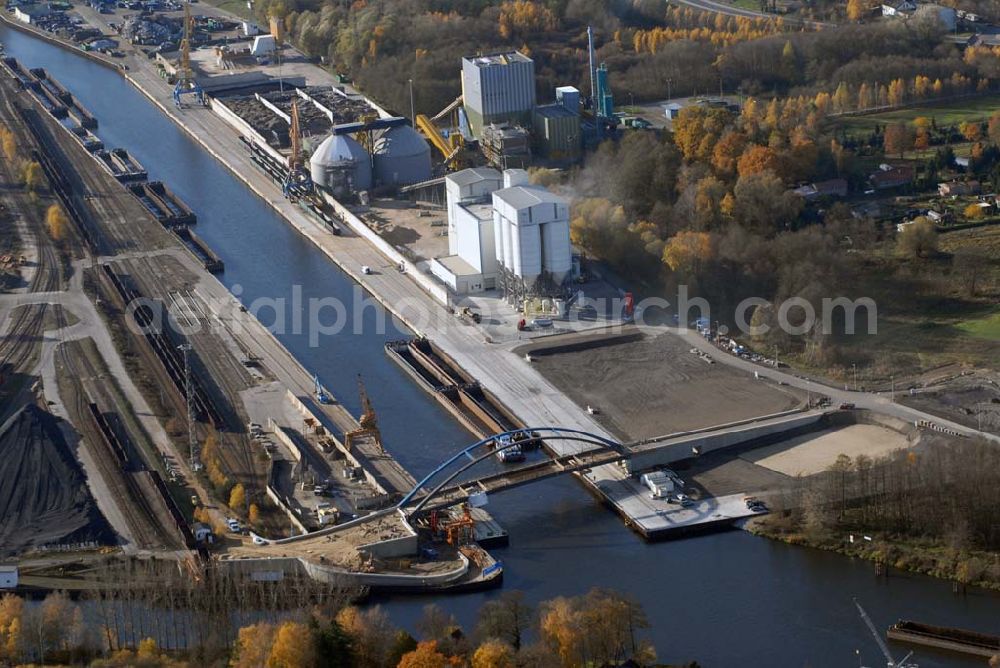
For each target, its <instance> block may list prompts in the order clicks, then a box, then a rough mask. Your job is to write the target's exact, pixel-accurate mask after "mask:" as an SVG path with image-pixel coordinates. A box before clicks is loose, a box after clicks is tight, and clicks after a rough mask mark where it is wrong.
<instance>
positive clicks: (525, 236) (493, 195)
mask: <svg viewBox="0 0 1000 668" xmlns="http://www.w3.org/2000/svg"><path fill="white" fill-rule="evenodd" d="M445 190H446V193H447V198H448V253H449V254H448V256H447V257H443V258H437V259H435V260H433V261H432V262H431V272H432V273H433V274H434V275H435V276H437V277H438V278H439V279H440V280H441V281H442V282H444V283H445V284H446V285H448V287H450V288H451V289H452V290H453V291H454V292H457V293H459V294H465V293H471V292H482V291H484V290H492V289H495V288H499V289H500V290H501V291H502V292H503V294H504V296H505V297H507V298H508V299H510V300H511V301H512V302H514V303H519V302H520V301H521V300H523V299H524V298H526V297H529V296H535V295H539V294H555V293H557V292H558V291H559V288H560V287H561V286H562V284H563V283H564V282H565V280H566V278H567V277H568V276H569V274H570V272H571V270H572V266H573V258H572V249H571V245H570V239H569V204H568V202H567V201H566V200H565V199H563V198H562V197H559V196H558V195H555V194H554V193H551V192H549V191H548V190H546V189H545V188H542V187H540V186H534V185H530V184H529V182H528V173H527V172H526V171H524V170H523V169H508V170H506V171H505V172H503V174H502V175H501V173H500V172H498V171H497V170H495V169H491V168H489V167H480V168H476V169H466V170H463V171H461V172H457V173H455V174H450V175H449V176H448V177H447V178H446V180H445Z"/></svg>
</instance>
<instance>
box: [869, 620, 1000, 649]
mask: <svg viewBox="0 0 1000 668" xmlns="http://www.w3.org/2000/svg"><path fill="white" fill-rule="evenodd" d="M885 635H886V637H887V638H889V640H896V641H899V642H905V643H909V644H911V645H920V646H923V647H934V648H936V649H944V650H950V651H952V652H958V653H960V654H967V655H969V656H981V657H986V658H992V657H993V656H996V655H998V654H1000V636H995V635H989V634H987V633H979V632H977V631H967V630H965V629H956V628H952V627H948V626H935V625H933V624H924V623H922V622H914V621H910V620H907V619H901V620H899V621H898V622H896V623H895V624H893V625H892V626H890V627H889V630H888V631H887V632H886V634H885Z"/></svg>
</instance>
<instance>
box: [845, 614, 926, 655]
mask: <svg viewBox="0 0 1000 668" xmlns="http://www.w3.org/2000/svg"><path fill="white" fill-rule="evenodd" d="M854 605H855V606H856V607H857V608H858V612H859V613H861V619H863V620H864V622H865V624H866V625H867V626H868V630H869V631H871V634H872V636H873V637H874V638H875V642H876V643H878V648H879V649H880V650H882V656H884V657H885V661H886V666H887V668H918V666H917V664H915V663H907V661H908V660H909V658H910V657H911V656H913V652H910V653H909V654H907V655H906V656H904V657H903V659H902V660H901V661H896V660H895V659H893V658H892V653H891V652H890V651H889V646H888V645H886V644H885V641H884V640H882V636H881V635H879V632H878V629H876V628H875V624H874V623H873V622H872V620H871V617H869V616H868V613H867V612H865V609H864V608H862V607H861V604H860V603H858V599H854Z"/></svg>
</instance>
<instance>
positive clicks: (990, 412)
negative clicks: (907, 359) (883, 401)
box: [900, 372, 1000, 434]
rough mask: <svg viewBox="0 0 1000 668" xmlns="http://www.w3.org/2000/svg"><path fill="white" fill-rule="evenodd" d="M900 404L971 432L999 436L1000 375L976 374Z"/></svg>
mask: <svg viewBox="0 0 1000 668" xmlns="http://www.w3.org/2000/svg"><path fill="white" fill-rule="evenodd" d="M900 403H903V404H906V405H907V406H912V407H913V408H916V409H918V410H922V411H925V412H927V413H931V414H933V415H939V416H941V417H943V418H945V419H948V420H953V421H955V422H958V423H959V424H964V425H965V426H967V427H972V428H974V429H979V428H981V429H982V430H983V431H988V432H991V433H994V434H1000V373H996V372H978V373H976V374H973V375H970V376H964V377H961V378H955V379H952V380H950V381H948V382H947V383H946V384H944V385H943V386H941V387H938V388H934V389H931V390H924V391H921V392H918V393H916V394H914V395H912V396H911V395H907V394H905V393H902V392H901V393H900Z"/></svg>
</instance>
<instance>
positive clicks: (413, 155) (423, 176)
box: [373, 125, 432, 186]
mask: <svg viewBox="0 0 1000 668" xmlns="http://www.w3.org/2000/svg"><path fill="white" fill-rule="evenodd" d="M373 162H374V163H375V181H376V182H377V183H378V184H379V185H383V186H387V185H403V186H405V185H410V184H413V183H420V182H421V181H427V180H428V179H430V178H431V176H432V168H431V147H430V146H429V145H428V144H427V141H426V140H424V138H423V137H421V136H420V133H419V132H417V131H416V130H414V129H413V128H411V127H410V126H409V125H401V126H398V127H395V128H390V129H389V130H388V131H386V132H385V134H383V135H382V136H381V137H379V138H378V140H377V141H376V142H375V151H374V155H373Z"/></svg>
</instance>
